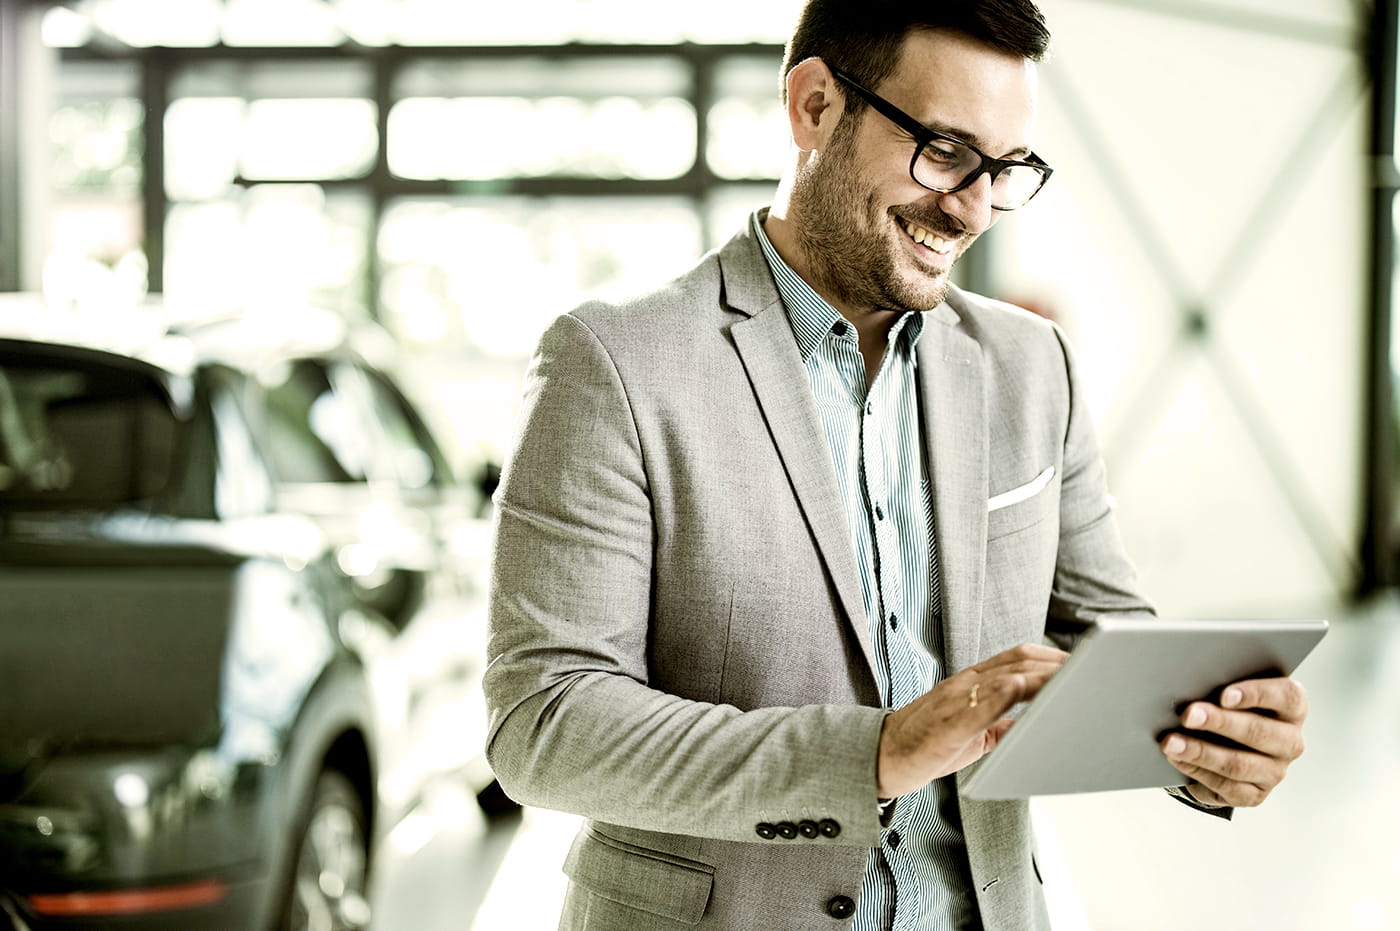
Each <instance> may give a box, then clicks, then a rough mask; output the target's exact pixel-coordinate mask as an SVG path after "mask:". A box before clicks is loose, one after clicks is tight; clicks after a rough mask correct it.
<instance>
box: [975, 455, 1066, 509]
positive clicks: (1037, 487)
mask: <svg viewBox="0 0 1400 931" xmlns="http://www.w3.org/2000/svg"><path fill="white" fill-rule="evenodd" d="M1054 477H1055V467H1054V466H1046V467H1045V471H1044V472H1041V473H1040V474H1039V475H1037V476H1036V477H1035V478H1033V479H1031V480H1030V481H1029V482H1026V484H1024V485H1021V486H1018V487H1016V488H1013V489H1011V490H1010V491H1003V492H1002V493H1001V494H999V495H995V496H993V497H991V498H988V499H987V510H988V512H991V511H996V510H1000V509H1001V508H1004V507H1010V506H1011V505H1013V504H1020V503H1021V502H1022V501H1025V500H1026V499H1027V498H1034V497H1035V496H1036V495H1038V494H1040V493H1041V492H1042V491H1044V490H1045V486H1046V485H1049V484H1050V480H1051V479H1052V478H1054Z"/></svg>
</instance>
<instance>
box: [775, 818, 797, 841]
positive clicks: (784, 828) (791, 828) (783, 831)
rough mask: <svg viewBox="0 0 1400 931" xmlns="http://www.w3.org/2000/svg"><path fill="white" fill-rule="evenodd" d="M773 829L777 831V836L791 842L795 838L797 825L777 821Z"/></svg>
mask: <svg viewBox="0 0 1400 931" xmlns="http://www.w3.org/2000/svg"><path fill="white" fill-rule="evenodd" d="M775 827H776V828H777V829H778V834H779V835H781V836H782V837H784V838H786V839H787V840H792V839H793V838H794V837H796V836H797V825H795V824H793V823H792V822H791V821H779V822H778V823H777V824H776V825H775Z"/></svg>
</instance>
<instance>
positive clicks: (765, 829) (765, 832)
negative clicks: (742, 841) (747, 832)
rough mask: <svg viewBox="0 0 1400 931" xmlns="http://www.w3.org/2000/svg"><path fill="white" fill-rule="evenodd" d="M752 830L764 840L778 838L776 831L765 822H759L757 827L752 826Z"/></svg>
mask: <svg viewBox="0 0 1400 931" xmlns="http://www.w3.org/2000/svg"><path fill="white" fill-rule="evenodd" d="M753 830H754V833H755V834H757V835H758V836H759V837H761V838H763V839H764V840H772V839H773V838H775V837H777V836H778V829H777V828H775V827H773V825H771V824H769V823H768V822H767V821H760V822H759V823H758V824H757V825H755V826H754V829H753Z"/></svg>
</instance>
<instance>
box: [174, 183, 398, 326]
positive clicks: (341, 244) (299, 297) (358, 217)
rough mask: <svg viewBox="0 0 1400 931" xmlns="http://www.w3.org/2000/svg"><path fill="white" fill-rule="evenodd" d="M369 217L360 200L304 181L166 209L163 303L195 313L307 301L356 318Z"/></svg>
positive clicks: (360, 306) (367, 206)
mask: <svg viewBox="0 0 1400 931" xmlns="http://www.w3.org/2000/svg"><path fill="white" fill-rule="evenodd" d="M370 213H371V211H370V204H369V199H368V198H367V197H366V196H365V195H363V194H361V193H358V192H353V191H334V192H327V191H324V190H323V189H322V188H321V187H320V186H318V185H314V184H296V185H293V184H282V185H260V186H256V187H251V188H248V189H246V190H238V189H235V190H233V191H231V192H229V193H227V194H226V196H225V197H223V198H221V199H219V200H215V201H210V202H207V203H200V204H176V205H174V206H172V207H171V210H170V215H169V218H168V220H167V222H166V260H165V290H166V299H167V301H168V302H169V303H170V304H172V305H178V306H179V307H183V308H199V309H200V310H201V311H203V312H205V313H211V312H214V311H235V310H242V309H253V308H263V309H267V308H275V307H285V306H291V307H296V306H305V305H314V306H318V307H325V308H329V309H333V310H340V311H342V312H345V313H348V314H351V315H352V316H360V315H363V314H364V313H365V308H366V302H365V293H364V281H365V274H366V251H365V250H366V244H367V243H368V242H369V241H370V238H369V237H370V230H369V227H370Z"/></svg>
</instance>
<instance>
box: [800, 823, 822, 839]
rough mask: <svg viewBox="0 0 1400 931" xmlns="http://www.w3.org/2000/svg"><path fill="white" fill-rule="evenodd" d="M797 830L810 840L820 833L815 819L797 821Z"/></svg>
mask: <svg viewBox="0 0 1400 931" xmlns="http://www.w3.org/2000/svg"><path fill="white" fill-rule="evenodd" d="M797 832H798V833H799V834H801V835H802V836H803V837H805V838H807V839H808V840H811V839H812V838H814V837H816V836H817V835H819V834H821V828H819V827H817V822H815V821H799V822H798V823H797Z"/></svg>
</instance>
